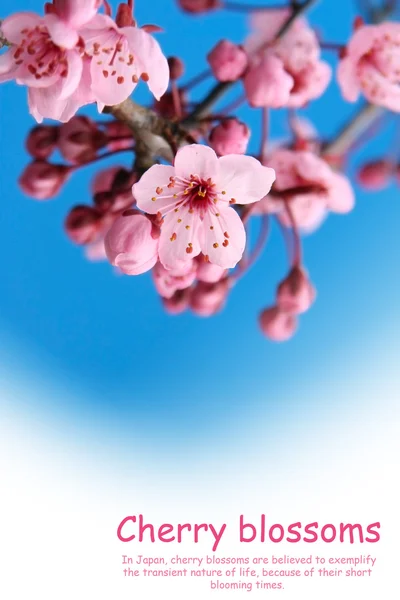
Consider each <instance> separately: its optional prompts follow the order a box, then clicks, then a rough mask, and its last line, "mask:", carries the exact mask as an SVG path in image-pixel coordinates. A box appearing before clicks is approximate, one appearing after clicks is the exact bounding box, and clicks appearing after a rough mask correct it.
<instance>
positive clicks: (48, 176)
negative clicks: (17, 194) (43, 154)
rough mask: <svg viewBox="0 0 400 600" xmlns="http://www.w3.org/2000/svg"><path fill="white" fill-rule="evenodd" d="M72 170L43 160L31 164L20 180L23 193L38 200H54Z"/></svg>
mask: <svg viewBox="0 0 400 600" xmlns="http://www.w3.org/2000/svg"><path fill="white" fill-rule="evenodd" d="M69 173H70V168H69V167H66V166H65V165H53V164H50V163H48V162H45V161H42V160H36V161H34V162H32V163H30V164H29V165H28V166H27V167H26V168H25V170H24V171H23V173H22V175H21V177H20V178H19V185H20V187H21V189H22V191H23V192H24V193H25V194H27V195H28V196H31V197H32V198H35V199H36V200H48V199H49V198H53V197H54V196H56V195H57V194H58V192H59V191H60V190H61V188H62V186H63V184H64V183H65V181H66V180H67V178H68V175H69Z"/></svg>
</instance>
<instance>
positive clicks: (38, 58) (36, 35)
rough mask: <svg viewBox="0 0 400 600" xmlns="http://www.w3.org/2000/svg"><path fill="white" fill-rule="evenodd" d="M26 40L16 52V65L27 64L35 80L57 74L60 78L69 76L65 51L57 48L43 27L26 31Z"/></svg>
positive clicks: (24, 31) (23, 40) (24, 32)
mask: <svg viewBox="0 0 400 600" xmlns="http://www.w3.org/2000/svg"><path fill="white" fill-rule="evenodd" d="M22 33H23V34H24V36H25V37H24V38H23V39H22V41H21V43H20V44H19V46H18V47H17V49H16V50H15V52H14V60H15V64H16V65H22V64H23V63H25V65H26V68H27V69H28V71H29V72H30V73H31V74H32V75H34V77H35V79H38V80H39V79H42V78H43V77H51V76H52V75H55V74H56V73H57V74H58V75H59V76H60V77H66V76H67V75H68V63H67V60H66V57H65V51H64V50H61V49H60V48H59V47H58V46H56V45H55V44H54V43H53V42H52V40H51V38H50V36H49V33H48V31H47V29H46V28H43V27H35V28H34V29H25V30H23V31H22Z"/></svg>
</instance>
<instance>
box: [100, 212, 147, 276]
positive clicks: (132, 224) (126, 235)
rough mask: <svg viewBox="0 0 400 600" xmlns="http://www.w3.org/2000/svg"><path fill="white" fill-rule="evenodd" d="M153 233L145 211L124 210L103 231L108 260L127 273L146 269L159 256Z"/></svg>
mask: <svg viewBox="0 0 400 600" xmlns="http://www.w3.org/2000/svg"><path fill="white" fill-rule="evenodd" d="M153 236H154V233H153V224H152V223H151V221H150V220H149V219H148V218H147V217H146V216H145V215H142V214H141V213H139V212H136V211H134V210H130V211H126V212H125V213H124V214H123V215H122V216H121V217H118V219H117V220H116V221H115V222H114V224H113V225H112V227H111V229H110V230H109V231H108V233H107V235H106V238H105V249H106V254H107V258H108V260H109V261H110V263H111V264H112V265H114V266H115V267H119V268H120V269H121V271H122V272H123V273H125V274H126V275H140V274H141V273H145V272H146V271H149V270H150V269H152V268H153V267H154V265H155V264H156V262H157V260H158V239H157V238H155V237H153Z"/></svg>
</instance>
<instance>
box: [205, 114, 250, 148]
mask: <svg viewBox="0 0 400 600" xmlns="http://www.w3.org/2000/svg"><path fill="white" fill-rule="evenodd" d="M249 139H250V129H249V128H248V127H247V125H245V124H244V123H242V122H241V121H238V119H236V118H234V117H232V118H231V119H224V120H223V121H222V122H221V123H220V124H219V125H217V126H216V127H214V129H213V130H212V131H211V133H210V137H209V142H210V146H211V148H213V150H215V152H216V153H217V154H219V156H225V155H226V154H245V153H246V150H247V145H248V143H249Z"/></svg>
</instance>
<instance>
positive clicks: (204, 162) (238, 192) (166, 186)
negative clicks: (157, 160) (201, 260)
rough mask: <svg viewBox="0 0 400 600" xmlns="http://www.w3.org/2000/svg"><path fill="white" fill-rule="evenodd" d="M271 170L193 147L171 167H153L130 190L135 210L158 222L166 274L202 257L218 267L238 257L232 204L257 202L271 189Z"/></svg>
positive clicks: (240, 233) (239, 233)
mask: <svg viewBox="0 0 400 600" xmlns="http://www.w3.org/2000/svg"><path fill="white" fill-rule="evenodd" d="M274 179H275V173H274V171H273V170H272V169H270V168H267V167H263V166H262V165H261V164H260V163H259V162H258V161H257V160H256V159H255V158H253V157H250V156H240V155H233V154H232V155H228V156H223V157H221V158H218V157H217V155H216V154H215V152H214V151H213V150H212V149H211V148H209V147H207V146H201V145H199V144H192V145H189V146H185V147H184V148H182V149H180V150H179V151H178V153H177V155H176V157H175V163H174V166H173V167H172V166H165V165H154V166H153V167H151V168H150V169H149V170H148V171H147V172H146V173H145V174H144V175H143V176H142V178H141V179H140V181H139V182H138V183H136V184H135V185H134V186H133V195H134V197H135V199H136V202H137V205H138V207H139V208H140V209H141V210H143V211H145V212H148V213H150V214H157V213H160V214H161V215H162V216H163V217H164V223H163V225H162V228H161V237H160V245H159V255H160V261H161V262H162V264H163V265H164V267H165V268H166V269H174V268H176V267H179V266H180V265H181V264H182V262H186V261H187V260H189V259H191V258H194V257H195V256H197V255H198V254H200V252H202V253H203V254H204V255H205V256H206V257H207V259H208V260H209V261H210V262H211V263H213V264H216V265H219V266H220V267H223V268H231V267H234V266H235V265H236V264H237V263H238V261H239V260H240V258H241V257H242V254H243V250H244V247H245V243H246V233H245V229H244V226H243V223H242V221H241V218H240V216H239V214H238V213H237V212H236V210H235V209H234V208H233V206H232V205H234V204H250V203H253V202H258V201H259V200H260V199H261V198H262V197H263V196H264V195H265V194H268V192H269V191H270V189H271V186H272V183H273V181H274Z"/></svg>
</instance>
